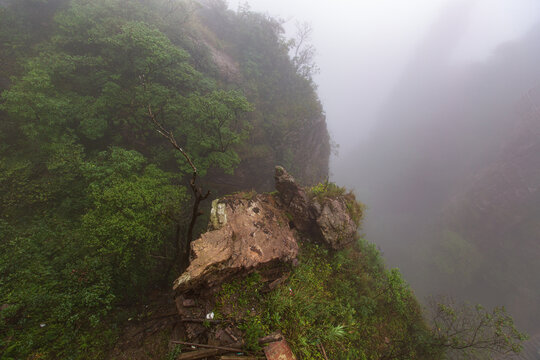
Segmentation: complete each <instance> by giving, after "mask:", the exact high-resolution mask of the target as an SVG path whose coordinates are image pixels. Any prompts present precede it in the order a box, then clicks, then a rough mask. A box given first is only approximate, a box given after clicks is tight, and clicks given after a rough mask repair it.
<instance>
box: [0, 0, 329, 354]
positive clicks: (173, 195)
mask: <svg viewBox="0 0 540 360" xmlns="http://www.w3.org/2000/svg"><path fill="white" fill-rule="evenodd" d="M219 19H221V20H219ZM205 23H210V24H214V23H216V24H217V23H222V26H223V27H222V28H220V29H211V28H209V27H208V25H205ZM224 29H228V30H226V31H225V30H224ZM222 30H223V31H222ZM214 31H215V32H214ZM217 32H220V33H226V34H227V36H229V37H228V38H227V39H223V40H220V39H218V35H216V34H217ZM248 38H250V39H251V40H250V41H248ZM286 43H287V42H286V41H285V39H284V38H283V35H282V30H281V26H280V25H279V23H277V22H275V21H273V20H271V19H269V18H267V17H264V16H260V15H256V14H253V13H251V12H249V11H247V10H245V11H244V12H243V13H242V14H237V13H234V12H232V11H229V10H227V9H226V6H224V5H223V3H221V2H213V3H212V4H211V5H208V6H203V7H201V6H200V5H195V4H192V3H189V2H181V1H161V0H151V1H145V2H141V1H137V0H97V1H96V0H92V1H88V0H22V1H2V2H0V62H1V63H2V66H1V67H0V91H1V95H0V234H1V242H0V305H1V310H0V333H1V334H2V335H1V336H0V354H1V355H0V357H2V358H3V359H21V358H50V359H53V358H54V359H57V358H63V359H69V358H73V359H75V358H102V357H103V356H104V355H103V353H104V352H106V351H107V349H108V345H109V344H110V342H114V339H115V336H116V335H115V334H116V327H117V325H118V321H119V320H118V319H117V318H116V317H115V316H114V314H116V313H117V311H116V310H115V309H116V308H117V307H118V306H120V305H122V306H125V305H129V304H131V303H133V302H137V301H140V300H141V299H142V298H144V296H145V294H147V293H148V292H149V291H151V290H152V289H154V288H156V287H163V286H165V287H168V286H170V280H171V278H172V277H173V276H174V275H176V273H177V272H178V271H179V270H180V269H181V267H182V266H183V265H182V264H181V262H180V261H179V259H180V258H181V257H180V256H179V255H180V254H181V253H182V252H183V251H184V250H185V249H184V248H183V247H184V246H185V243H186V241H187V239H186V227H187V226H186V224H187V222H188V220H189V213H190V211H191V209H190V208H189V207H190V203H191V193H190V191H188V189H187V187H186V185H187V183H188V182H187V177H189V176H190V174H191V168H190V167H189V166H188V164H187V163H186V161H185V159H184V158H183V157H182V156H180V155H179V154H177V153H175V151H174V150H173V149H172V148H171V147H170V144H169V143H167V141H166V140H164V139H163V138H162V137H161V135H160V134H159V133H158V132H157V131H155V130H156V129H155V127H154V126H153V125H154V124H153V123H152V121H151V118H150V116H149V114H150V112H152V113H153V114H154V115H155V118H156V119H157V121H159V122H160V124H162V125H163V127H164V128H166V129H167V130H170V131H172V132H173V133H174V134H175V137H176V139H177V140H178V143H179V145H180V146H182V147H184V148H185V149H186V150H187V151H188V152H189V154H190V157H191V158H192V160H193V162H194V163H195V164H196V166H197V169H198V172H199V175H200V176H202V178H201V179H202V180H203V182H205V183H210V184H211V183H212V181H214V182H216V181H217V179H218V178H219V177H220V176H221V177H222V176H225V175H227V174H233V173H234V172H235V170H236V169H238V168H239V167H240V168H243V169H246V161H248V160H250V159H255V160H256V161H255V162H254V164H255V168H254V169H251V170H258V169H260V170H261V173H264V172H265V171H268V172H270V171H272V169H273V166H274V165H275V162H276V161H285V159H286V158H287V156H288V155H287V154H289V153H294V151H293V150H294V147H297V148H298V147H300V150H302V151H303V152H309V151H310V147H312V145H310V144H307V143H304V144H303V145H302V144H300V143H299V142H297V141H296V142H295V141H291V140H294V139H293V138H291V137H290V136H292V135H290V134H292V132H293V130H294V131H296V133H295V134H296V135H295V136H297V137H298V136H300V135H301V134H300V133H299V131H302V130H301V129H302V127H306V126H307V123H309V121H318V122H319V123H321V120H320V119H321V117H322V109H321V107H320V104H319V102H318V100H317V97H316V95H315V91H314V87H313V84H312V83H311V81H310V80H309V79H306V78H305V77H303V76H302V75H300V74H298V73H296V72H294V69H295V66H294V64H293V63H292V61H291V60H290V59H289V57H288V54H287V52H288V48H287V45H286ZM218 45H219V46H218ZM216 46H218V47H220V46H221V49H218V50H216V49H215V47H216ZM225 50H230V51H229V52H231V53H233V54H236V55H227V54H226V53H225V52H224V51H225ZM216 51H217V52H219V56H221V57H223V56H238V59H234V60H233V61H234V62H235V63H238V64H239V65H238V69H237V70H236V71H237V72H238V73H239V77H238V78H235V79H229V78H228V77H227V76H226V74H224V72H223V69H221V68H220V67H219V64H218V63H217V61H216V60H215V56H214V55H213V52H216ZM275 59H279V63H275V64H274V63H273V61H274V60H275ZM248 65H249V66H248ZM256 69H258V70H256ZM285 80H287V84H283V82H284V81H285ZM285 89H287V91H286V92H285ZM298 89H301V90H302V91H301V92H297V90H298ZM292 94H295V95H294V97H293V96H292ZM248 99H249V100H248ZM278 103H279V104H281V105H280V106H276V104H278ZM263 114H264V115H263ZM285 120H286V122H285ZM322 124H323V125H324V129H323V130H324V131H321V132H320V136H322V137H321V139H322V140H321V145H320V146H322V147H323V148H324V147H325V146H326V147H328V135H327V132H326V125H325V123H324V118H322ZM276 131H277V132H276ZM287 134H289V135H287ZM261 139H264V141H260V140H261ZM287 144H289V145H287ZM291 144H292V145H291ZM274 145H275V146H274ZM302 151H299V152H298V153H301V152H302ZM265 157H268V158H269V159H270V161H271V164H269V166H268V169H266V168H264V162H261V161H260V159H261V158H265ZM287 159H288V158H287ZM291 159H292V158H291ZM287 161H288V163H287V164H288V165H290V166H291V169H292V170H293V171H295V172H296V173H298V174H299V175H301V176H302V175H305V176H304V178H308V177H309V176H310V174H308V173H307V172H306V169H309V168H313V169H314V171H315V174H316V176H318V177H319V178H323V177H324V176H325V175H326V171H327V162H328V154H326V155H324V154H323V156H321V157H320V158H318V159H317V163H313V162H311V163H310V162H309V161H307V162H306V161H305V159H292V160H290V159H289V160H287ZM296 164H301V165H302V166H296ZM257 166H258V167H257ZM241 173H242V172H241ZM243 173H244V174H246V173H247V174H248V175H244V179H243V180H244V183H249V182H253V184H252V185H250V187H251V186H253V187H256V186H259V185H260V184H259V183H257V182H255V181H254V179H255V178H256V177H257V175H255V174H256V173H257V171H251V172H246V171H245V170H244V171H243ZM269 178H270V177H269ZM211 190H214V189H211ZM217 190H219V189H217ZM113 310H115V311H113Z"/></svg>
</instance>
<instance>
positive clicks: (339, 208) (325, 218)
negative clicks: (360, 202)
mask: <svg viewBox="0 0 540 360" xmlns="http://www.w3.org/2000/svg"><path fill="white" fill-rule="evenodd" d="M313 207H314V208H315V209H317V210H318V209H320V211H317V212H316V214H317V218H316V222H317V225H318V229H319V231H320V232H321V236H322V238H323V240H324V241H325V242H326V243H327V244H328V245H330V246H331V247H332V248H333V249H343V248H345V247H347V246H348V245H350V244H351V243H352V242H353V241H354V240H355V238H356V232H357V230H358V225H357V224H355V222H354V221H353V219H352V218H351V216H350V215H349V212H348V209H347V204H346V202H345V199H344V198H337V199H326V200H325V201H324V202H323V204H322V206H321V205H320V204H319V203H318V202H315V203H314V206H313Z"/></svg>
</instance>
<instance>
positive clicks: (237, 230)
mask: <svg viewBox="0 0 540 360" xmlns="http://www.w3.org/2000/svg"><path fill="white" fill-rule="evenodd" d="M210 223H211V224H210V229H211V231H208V232H206V233H204V234H202V235H201V237H200V238H199V239H197V240H195V241H193V243H192V244H191V253H192V260H191V263H190V265H189V267H188V268H187V269H186V271H185V272H184V273H183V274H182V275H181V276H180V277H179V278H178V279H177V280H176V281H175V282H174V285H173V288H174V290H176V291H177V293H182V292H184V291H186V290H193V289H197V288H198V289H211V288H213V287H215V286H216V285H219V284H221V283H223V282H225V281H227V280H228V279H230V278H231V277H233V276H235V275H242V276H244V275H247V274H249V273H250V272H252V271H254V270H258V271H261V272H265V271H267V272H272V271H273V269H276V268H280V267H283V264H285V263H288V262H291V261H292V260H293V259H295V258H296V255H297V253H298V244H297V242H296V240H295V238H294V236H293V232H292V230H291V229H290V227H289V221H288V219H287V217H286V215H285V214H284V212H283V211H282V210H281V209H279V208H278V207H277V204H276V201H275V199H274V197H273V196H271V195H268V194H261V195H255V194H253V193H242V194H237V195H234V196H228V197H225V198H223V199H219V200H216V201H214V202H213V204H212V211H211V221H210Z"/></svg>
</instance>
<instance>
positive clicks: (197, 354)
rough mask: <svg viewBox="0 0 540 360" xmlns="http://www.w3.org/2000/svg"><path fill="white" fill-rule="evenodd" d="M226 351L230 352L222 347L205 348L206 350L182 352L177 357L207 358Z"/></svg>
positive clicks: (179, 358)
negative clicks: (221, 348)
mask: <svg viewBox="0 0 540 360" xmlns="http://www.w3.org/2000/svg"><path fill="white" fill-rule="evenodd" d="M226 352H228V351H226V350H220V349H204V350H199V351H193V352H188V353H182V354H180V355H179V356H178V357H177V358H176V360H196V359H206V358H209V357H211V356H216V355H221V354H223V353H226Z"/></svg>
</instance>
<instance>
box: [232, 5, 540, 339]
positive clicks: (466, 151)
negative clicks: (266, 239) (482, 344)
mask: <svg viewBox="0 0 540 360" xmlns="http://www.w3.org/2000/svg"><path fill="white" fill-rule="evenodd" d="M242 3H244V2H242ZM248 3H249V5H250V7H251V9H252V10H255V11H260V12H267V13H268V14H270V15H272V16H275V17H279V18H281V19H283V21H284V27H285V29H286V32H287V36H289V37H294V34H295V24H296V23H297V22H308V23H310V24H311V26H312V28H313V34H312V39H311V41H312V43H313V45H314V46H315V48H316V49H317V56H316V59H315V61H316V62H317V64H318V65H319V67H320V73H319V74H317V75H316V76H315V77H314V80H315V82H316V83H317V85H318V87H319V91H318V92H319V96H320V99H321V102H322V103H323V105H324V108H325V111H326V115H327V122H328V127H329V130H330V132H331V135H332V138H333V141H334V142H335V143H336V144H337V145H338V146H339V147H338V148H337V151H336V154H335V155H334V156H333V158H332V164H331V179H332V180H333V181H335V182H337V183H340V184H345V185H346V186H348V187H349V188H353V189H354V190H355V192H356V193H357V195H358V196H359V198H360V199H361V200H362V201H363V202H365V203H366V204H367V206H368V209H369V210H368V214H367V218H366V222H365V225H364V232H365V234H366V236H367V238H368V240H370V241H372V242H375V243H376V244H377V245H378V246H379V247H380V248H381V250H382V251H383V253H384V255H385V259H386V261H387V263H388V264H389V265H390V266H395V267H399V268H400V269H402V271H403V273H404V274H405V277H406V278H407V280H409V282H410V283H411V284H412V287H413V289H414V290H415V291H416V293H417V294H418V295H420V297H423V296H426V295H429V294H447V295H452V296H455V297H458V298H460V299H465V300H470V301H473V302H483V303H485V304H487V305H492V306H494V305H506V306H507V307H508V308H509V310H510V312H511V313H512V315H514V317H515V318H516V320H517V322H518V324H519V325H520V326H522V327H524V328H525V329H527V330H528V331H530V332H532V333H533V334H534V333H538V332H540V325H538V324H540V310H539V309H538V308H539V306H538V304H540V265H539V264H538V263H539V262H538V259H540V221H539V220H537V218H538V219H540V216H538V215H540V214H539V212H540V206H539V205H538V204H540V195H539V194H538V192H537V190H538V189H539V188H540V184H539V182H540V170H539V169H540V146H539V141H540V140H539V139H540V126H539V125H538V123H539V121H538V119H539V118H540V111H539V110H537V109H538V108H539V107H540V95H539V94H540V92H539V91H538V88H537V87H538V86H539V85H540V72H538V64H540V41H539V40H540V16H539V15H540V2H538V1H537V0H476V1H472V0H463V1H458V0H455V1H451V0H415V1H406V2H404V1H397V0H394V1H390V0H383V1H381V0H377V1H375V0H370V1H367V0H366V1H352V0H351V1H347V0H339V1H329V0H328V1H307V0H306V1H304V0H301V1H285V0H283V1H282V0H251V1H248ZM229 4H230V7H231V8H232V9H236V7H237V6H238V2H235V1H230V3H229Z"/></svg>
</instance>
